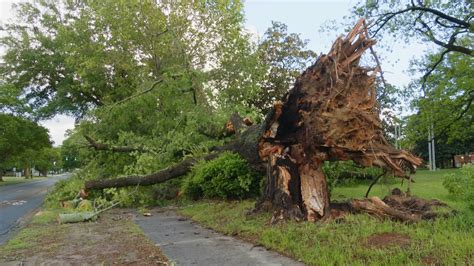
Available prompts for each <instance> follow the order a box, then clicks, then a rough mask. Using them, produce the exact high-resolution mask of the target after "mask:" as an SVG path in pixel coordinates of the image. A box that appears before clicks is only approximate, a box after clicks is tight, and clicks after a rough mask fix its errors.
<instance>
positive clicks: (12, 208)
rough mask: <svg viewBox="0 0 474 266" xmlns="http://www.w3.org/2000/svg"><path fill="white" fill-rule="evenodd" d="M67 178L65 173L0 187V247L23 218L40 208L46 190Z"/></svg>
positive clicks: (67, 175)
mask: <svg viewBox="0 0 474 266" xmlns="http://www.w3.org/2000/svg"><path fill="white" fill-rule="evenodd" d="M69 176H70V174H69V173H67V174H62V175H56V176H52V177H49V178H47V179H41V180H37V181H31V182H27V183H20V184H15V185H7V186H2V187H0V245H1V244H3V243H5V242H6V241H7V240H8V239H9V238H10V237H11V236H12V233H13V232H14V231H15V229H16V227H17V225H18V224H19V222H20V221H21V219H22V218H23V217H25V216H26V215H27V214H29V213H31V212H32V211H33V210H35V209H36V208H38V207H39V206H41V204H42V203H43V200H44V198H45V196H46V192H47V191H48V188H50V187H52V186H53V185H54V183H56V182H57V181H59V180H61V179H66V178H68V177H69Z"/></svg>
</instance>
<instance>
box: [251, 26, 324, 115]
mask: <svg viewBox="0 0 474 266" xmlns="http://www.w3.org/2000/svg"><path fill="white" fill-rule="evenodd" d="M307 44H308V40H302V39H301V37H300V36H299V35H298V34H296V33H288V27H287V26H286V25H285V24H283V23H281V22H277V21H272V26H271V27H269V28H268V29H267V31H266V32H265V35H264V38H263V41H262V42H261V43H260V45H259V47H258V53H259V57H260V60H261V62H262V64H263V65H265V66H266V67H267V70H266V73H265V76H264V77H263V80H262V84H261V87H262V92H261V93H260V94H259V95H258V97H257V99H256V101H257V102H258V107H259V108H260V109H261V110H265V111H266V110H268V108H269V107H271V104H272V103H273V102H274V101H276V100H278V99H281V97H282V96H283V95H284V94H285V93H286V92H288V90H289V89H290V88H291V86H292V85H293V83H294V82H295V80H296V78H297V77H298V76H299V75H300V74H301V72H302V71H303V70H304V69H306V68H307V67H308V65H309V64H311V63H314V61H315V60H316V53H315V52H313V51H311V50H310V49H308V48H307Z"/></svg>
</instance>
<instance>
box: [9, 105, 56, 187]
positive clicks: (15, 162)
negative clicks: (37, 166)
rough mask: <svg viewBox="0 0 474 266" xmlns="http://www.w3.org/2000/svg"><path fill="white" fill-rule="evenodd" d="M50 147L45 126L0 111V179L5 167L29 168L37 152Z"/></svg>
mask: <svg viewBox="0 0 474 266" xmlns="http://www.w3.org/2000/svg"><path fill="white" fill-rule="evenodd" d="M50 147H51V142H50V140H49V135H48V130H47V129H46V128H44V127H42V126H39V125H38V124H36V123H35V122H32V121H30V120H27V119H25V118H21V117H17V116H13V115H11V114H3V113H0V180H1V176H2V175H3V172H4V171H5V170H6V169H9V168H12V167H15V166H16V167H18V168H23V167H25V168H30V167H31V166H32V162H33V160H34V159H35V158H37V156H38V155H39V153H41V152H43V149H44V148H50ZM28 170H29V169H28Z"/></svg>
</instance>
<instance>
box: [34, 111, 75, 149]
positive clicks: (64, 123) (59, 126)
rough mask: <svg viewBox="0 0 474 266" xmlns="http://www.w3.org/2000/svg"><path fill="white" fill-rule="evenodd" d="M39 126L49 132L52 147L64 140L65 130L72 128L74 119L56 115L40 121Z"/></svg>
mask: <svg viewBox="0 0 474 266" xmlns="http://www.w3.org/2000/svg"><path fill="white" fill-rule="evenodd" d="M40 124H41V125H42V126H44V127H46V128H47V129H48V130H49V135H50V136H51V139H52V140H53V141H54V144H53V145H54V146H59V145H61V144H62V143H63V140H64V139H65V136H64V134H65V133H66V130H68V129H73V128H74V118H72V117H70V116H66V115H57V116H55V117H54V118H52V119H49V120H45V121H41V122H40Z"/></svg>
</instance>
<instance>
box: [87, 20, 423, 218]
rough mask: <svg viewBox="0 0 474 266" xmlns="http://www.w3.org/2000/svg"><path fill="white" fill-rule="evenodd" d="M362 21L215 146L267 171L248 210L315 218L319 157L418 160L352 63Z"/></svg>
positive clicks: (321, 200)
mask: <svg viewBox="0 0 474 266" xmlns="http://www.w3.org/2000/svg"><path fill="white" fill-rule="evenodd" d="M364 25H365V24H364V21H363V20H360V21H359V22H358V23H357V25H356V26H355V27H354V29H353V30H352V31H351V32H350V33H349V34H348V35H347V36H346V37H345V38H342V37H341V38H338V39H337V40H336V41H335V43H334V44H333V46H332V48H331V50H330V52H329V53H328V54H327V55H321V56H320V57H319V58H318V59H317V61H316V63H315V64H314V65H312V66H311V67H309V68H308V69H307V70H306V71H305V72H304V73H303V74H302V75H301V76H300V77H299V78H298V79H297V80H296V82H295V85H294V87H293V88H292V89H291V90H290V91H289V92H288V93H287V94H286V95H285V97H284V98H283V100H282V101H278V102H276V103H275V104H274V107H273V109H272V110H271V111H270V112H269V114H267V116H266V118H265V121H264V122H263V123H262V124H260V125H254V126H251V127H249V128H248V129H247V130H246V131H244V132H243V133H242V134H241V135H240V136H239V137H238V138H237V140H236V141H235V142H233V143H230V144H227V145H225V146H223V147H218V148H216V149H215V150H216V151H223V150H230V151H234V152H237V153H239V154H240V155H241V156H242V157H244V158H245V159H246V160H247V161H248V162H249V163H250V164H251V165H252V166H253V167H254V168H255V169H257V170H260V171H262V172H266V184H265V189H264V193H263V195H262V197H261V199H260V200H259V201H258V202H257V204H256V208H255V210H256V211H258V210H272V211H273V212H274V216H273V220H274V221H277V220H279V219H285V218H293V219H296V220H301V219H305V220H309V221H317V220H321V219H325V218H327V217H328V216H329V215H330V198H329V192H328V186H327V181H326V177H325V175H324V173H323V171H322V165H323V163H324V161H326V160H332V161H335V160H353V161H354V162H356V163H357V164H359V165H363V166H379V167H382V168H384V169H386V170H387V171H391V172H392V173H393V174H394V175H397V176H400V177H407V174H406V170H410V171H414V169H415V166H418V165H420V164H421V160H420V159H419V158H417V157H415V156H413V155H411V154H409V153H407V152H405V151H401V150H396V149H394V148H393V147H392V146H391V145H390V144H389V143H388V142H387V141H386V140H385V138H384V136H383V133H382V126H381V122H380V119H379V110H378V107H377V105H376V100H375V95H376V93H375V75H376V72H377V70H378V69H373V68H367V67H361V66H359V61H360V58H361V56H362V54H363V53H364V52H365V51H366V50H367V49H369V48H370V47H371V46H372V45H374V44H375V41H374V40H372V39H368V38H367V35H366V33H365V32H366V30H365V27H364ZM370 72H371V73H370ZM193 163H194V161H190V160H189V159H188V160H185V161H183V162H182V163H181V164H179V165H177V166H174V167H171V168H170V169H167V170H164V171H160V172H158V173H156V174H152V175H148V176H143V177H136V176H132V177H126V178H120V179H115V181H114V180H102V181H90V182H87V183H86V188H87V189H94V188H105V187H111V186H124V185H137V184H142V185H145V184H153V183H157V182H163V181H165V180H168V179H170V178H172V177H173V176H178V175H184V174H185V172H187V171H188V170H189V168H190V167H191V165H192V164H193ZM359 205H363V204H359ZM366 205H367V204H366ZM379 205H380V204H379ZM371 206H372V205H370V206H369V207H371ZM369 207H367V208H369ZM363 208H364V207H360V209H363ZM378 209H381V210H382V211H386V210H385V209H383V208H378Z"/></svg>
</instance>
